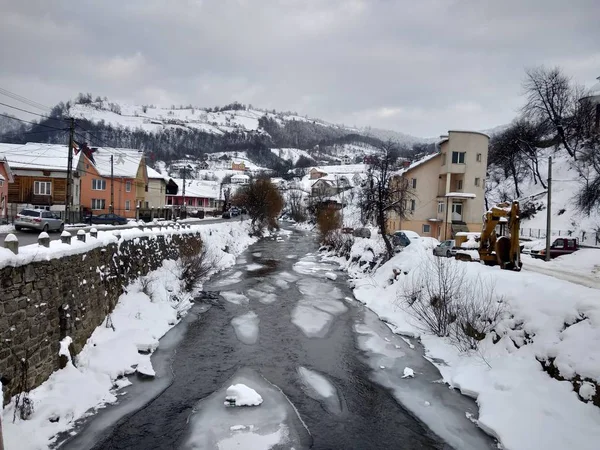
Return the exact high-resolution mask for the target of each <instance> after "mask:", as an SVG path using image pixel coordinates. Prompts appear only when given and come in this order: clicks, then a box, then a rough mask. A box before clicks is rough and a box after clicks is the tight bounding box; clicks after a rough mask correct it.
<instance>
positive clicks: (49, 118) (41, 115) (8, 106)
mask: <svg viewBox="0 0 600 450" xmlns="http://www.w3.org/2000/svg"><path fill="white" fill-rule="evenodd" d="M0 105H2V106H6V107H7V108H12V109H16V110H17V111H22V112H25V113H27V114H33V115H34V116H38V117H41V118H43V119H48V120H57V121H60V120H61V119H54V118H52V117H48V116H44V115H43V114H38V113H35V112H32V111H28V110H26V109H23V108H19V107H17V106H12V105H9V104H7V103H2V102H0Z"/></svg>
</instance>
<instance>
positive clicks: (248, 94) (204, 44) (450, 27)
mask: <svg viewBox="0 0 600 450" xmlns="http://www.w3.org/2000/svg"><path fill="white" fill-rule="evenodd" d="M0 10H1V11H2V14H0V41H1V42H3V45H2V46H0V61H2V64H1V65H0V81H1V82H2V84H1V87H3V88H6V89H11V88H12V89H11V90H14V91H17V92H19V93H21V94H24V95H27V96H29V97H31V98H33V99H35V100H38V101H44V102H46V103H56V102H58V101H60V100H66V98H65V95H68V96H69V97H74V96H75V95H76V94H77V92H79V91H84V92H92V93H93V94H94V95H101V96H105V95H106V96H108V97H109V98H112V99H117V100H119V99H122V100H127V101H133V102H138V103H146V104H147V103H159V102H160V103H161V104H164V105H170V104H171V103H175V104H190V103H191V104H195V105H198V106H215V105H218V104H225V103H228V102H231V101H233V100H238V101H241V102H244V103H252V104H253V105H255V106H261V107H265V108H276V109H280V110H292V111H297V112H298V113H300V114H302V115H304V114H308V115H310V116H314V117H319V118H322V119H325V120H328V121H332V122H337V121H339V122H343V123H347V124H350V125H358V126H373V127H380V128H381V127H384V128H392V129H394V130H397V131H403V132H406V133H411V134H415V135H422V136H430V135H437V134H439V133H440V130H442V132H443V131H444V130H447V129H449V128H454V127H456V128H462V129H465V128H467V129H468V128H471V129H485V128H490V127H493V126H496V125H499V124H503V123H507V122H509V121H510V120H511V119H512V118H513V117H514V116H515V114H516V111H517V110H518V108H519V106H520V104H521V102H522V99H521V98H520V97H519V95H520V93H521V82H522V80H523V76H524V69H525V68H527V67H532V66H536V65H539V64H546V65H549V66H552V65H555V64H559V65H561V66H562V67H563V68H564V70H565V72H567V73H568V74H570V75H572V76H573V77H574V79H575V80H576V81H578V82H580V83H583V84H587V85H590V84H592V83H593V82H594V81H595V78H596V77H597V76H599V75H600V61H599V57H598V48H597V43H598V42H600V27H598V26H597V23H596V22H597V17H598V16H599V15H600V4H598V2H597V0H572V1H570V2H564V1H563V0H529V1H527V2H522V1H520V0H505V1H501V2H500V1H489V0H485V1H477V0H452V1H450V0H420V1H412V0H410V1H409V0H260V2H258V1H250V0H201V1H199V0H181V1H177V2H166V1H164V0H128V1H127V2H123V1H116V0H105V1H103V2H80V3H76V4H74V3H73V2H71V1H68V0H57V1H55V2H47V1H44V0H31V1H28V2H14V1H11V0H0ZM65 18H68V20H66V19H65ZM4 43H9V45H4ZM69 89H71V92H69Z"/></svg>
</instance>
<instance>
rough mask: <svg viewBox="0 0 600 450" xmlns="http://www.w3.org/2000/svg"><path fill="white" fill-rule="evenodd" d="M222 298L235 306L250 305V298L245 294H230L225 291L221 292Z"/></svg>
mask: <svg viewBox="0 0 600 450" xmlns="http://www.w3.org/2000/svg"><path fill="white" fill-rule="evenodd" d="M221 297H223V298H224V299H225V300H227V301H228V302H229V303H233V304H234V305H242V304H245V303H248V301H249V300H248V297H246V296H245V295H244V294H240V293H239V292H229V291H224V292H221Z"/></svg>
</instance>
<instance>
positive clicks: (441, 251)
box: [433, 239, 456, 258]
mask: <svg viewBox="0 0 600 450" xmlns="http://www.w3.org/2000/svg"><path fill="white" fill-rule="evenodd" d="M455 244H456V241H455V240H454V239H449V240H447V241H443V242H441V243H440V244H439V245H438V246H437V247H434V249H433V254H434V255H435V256H445V257H447V258H450V257H451V256H455V255H456V248H455Z"/></svg>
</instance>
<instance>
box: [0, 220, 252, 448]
mask: <svg viewBox="0 0 600 450" xmlns="http://www.w3.org/2000/svg"><path fill="white" fill-rule="evenodd" d="M193 229H197V231H198V232H199V233H200V234H201V236H202V240H203V242H204V243H205V247H206V249H207V253H208V255H210V257H211V261H213V262H214V264H213V271H212V273H215V272H218V271H220V270H222V269H225V268H227V267H230V266H232V265H233V264H234V263H235V260H236V257H237V256H238V255H239V254H240V253H242V252H243V251H244V250H245V249H246V248H247V247H248V246H249V245H250V244H252V243H253V242H255V241H256V239H255V238H251V237H249V236H248V224H247V223H239V222H235V223H219V224H210V225H198V226H194V227H193ZM179 275H180V274H179V268H178V266H177V263H176V261H172V260H168V261H164V263H163V266H162V267H161V268H159V269H157V270H155V271H153V272H151V273H150V274H148V275H147V276H145V277H142V278H141V279H138V280H137V281H136V282H135V283H133V284H131V285H130V286H128V287H127V289H126V293H124V294H122V295H121V297H120V298H119V302H118V304H117V306H116V307H115V309H114V311H113V312H112V314H110V317H109V318H107V320H106V321H105V323H104V324H103V325H101V326H100V327H98V328H97V329H96V330H95V331H94V333H93V334H92V336H91V337H90V338H89V339H88V342H87V344H86V346H85V347H84V348H83V350H82V351H81V352H80V353H79V354H78V355H77V356H76V357H75V358H74V364H73V363H71V362H70V363H68V364H67V367H65V368H64V369H61V370H59V371H57V372H55V373H54V374H52V375H51V377H50V378H49V379H48V380H47V381H46V382H44V383H43V384H42V385H41V386H39V387H38V388H36V389H34V390H32V391H31V392H30V393H29V398H30V400H31V401H32V404H33V414H32V416H31V417H30V418H29V419H28V420H21V419H20V418H19V417H18V414H16V418H15V420H14V421H13V417H14V416H15V414H14V400H15V399H13V401H12V402H11V404H9V405H8V406H7V407H6V408H5V409H4V412H3V418H2V420H3V422H2V424H3V433H4V441H5V448H7V449H13V448H14V449H16V448H18V449H21V450H38V449H40V450H41V449H46V448H48V446H49V445H50V444H51V443H52V441H53V437H54V436H55V435H56V434H57V433H60V432H64V431H67V430H69V429H70V428H72V427H73V425H74V423H75V421H76V420H78V419H80V418H82V417H84V416H85V415H88V414H93V413H94V410H96V409H97V408H101V407H103V406H105V405H107V404H110V403H113V402H115V401H116V400H117V396H118V395H119V394H118V390H119V389H120V388H123V387H125V386H127V385H128V384H130V382H129V381H128V379H127V377H126V375H130V374H134V373H135V372H136V371H137V372H139V373H140V374H142V375H144V376H153V372H154V370H153V368H152V364H151V362H150V354H151V353H152V352H153V351H154V350H156V349H157V348H158V345H159V339H160V338H161V337H162V336H163V335H164V334H165V333H167V331H169V330H170V329H171V328H172V327H174V326H175V325H176V324H177V323H179V321H180V320H181V318H182V317H183V316H184V315H185V313H186V311H187V310H188V309H189V308H190V307H191V305H192V302H191V298H192V296H191V295H190V294H189V293H186V292H183V291H182V289H181V282H180V280H179ZM67 347H68V346H64V348H62V351H63V353H67V354H68V351H66V348H67ZM59 350H61V349H59V348H58V347H57V353H58V352H59ZM140 352H142V353H140Z"/></svg>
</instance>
